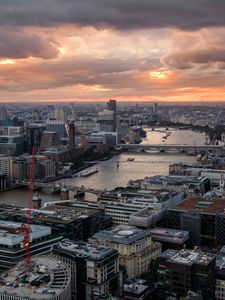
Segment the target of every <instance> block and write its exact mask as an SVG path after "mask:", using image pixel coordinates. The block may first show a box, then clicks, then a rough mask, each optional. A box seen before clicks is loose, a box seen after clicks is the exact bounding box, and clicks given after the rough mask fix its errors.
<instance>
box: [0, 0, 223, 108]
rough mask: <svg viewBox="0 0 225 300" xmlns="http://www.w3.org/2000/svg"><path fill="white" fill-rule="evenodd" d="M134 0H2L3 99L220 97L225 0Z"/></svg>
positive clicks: (0, 75) (0, 53)
mask: <svg viewBox="0 0 225 300" xmlns="http://www.w3.org/2000/svg"><path fill="white" fill-rule="evenodd" d="M122 2H123V4H122ZM131 2H132V4H131V5H129V4H128V3H127V4H126V1H115V2H114V1H113V2H112V5H111V6H107V5H106V4H105V3H103V4H102V5H101V6H100V5H99V1H97V0H92V1H91V2H90V3H89V1H81V0H77V1H75V3H74V2H73V1H72V2H71V1H65V3H64V2H63V1H56V3H55V5H54V9H52V5H51V4H52V2H51V1H50V0H45V1H44V0H40V1H35V2H34V1H33V0H30V1H27V0H23V1H22V2H21V4H20V6H18V5H17V2H16V1H15V0H13V1H7V3H5V4H4V5H2V4H1V3H0V39H1V42H0V66H1V67H0V83H1V93H0V101H2V102H3V101H6V99H7V100H8V101H28V102H29V101H40V100H44V99H47V100H49V101H54V100H57V101H58V100H59V99H61V101H67V100H66V99H70V101H81V100H82V101H85V100H88V99H89V100H90V99H91V100H92V101H98V100H99V101H101V99H103V100H104V99H107V98H116V99H118V100H119V99H123V100H125V101H129V100H131V99H135V100H136V101H138V100H139V101H142V100H145V99H146V100H147V99H148V100H153V99H157V101H173V100H174V101H198V99H202V100H203V101H209V100H211V101H214V100H215V101H225V52H224V47H225V19H224V13H223V12H224V11H225V2H224V3H223V4H222V3H221V1H220V0H209V1H207V3H208V4H207V8H206V7H205V6H203V5H202V2H201V1H200V0H190V1H188V5H186V2H185V1H180V0H179V1H178V0H171V1H167V0H162V1H158V0H157V1H156V0H148V1H147V0H141V1H135V0H134V1H131ZM159 2H160V3H159ZM217 2H218V3H219V4H218V5H217ZM34 3H35V5H34ZM128 7H129V9H127V8H128ZM223 8H224V9H223ZM206 9H207V11H206ZM8 11H11V12H12V14H11V15H10V16H11V17H10V18H5V17H4V16H6V15H8V13H7V12H8ZM37 11H39V12H40V14H39V15H38V16H37V15H36V12H37ZM90 11H91V12H92V16H90V14H89V13H87V12H90ZM193 11H194V12H195V13H194V14H193ZM210 11H212V15H211V16H208V14H209V12H210ZM137 12H138V13H137ZM111 16H113V18H112V17H111ZM22 20H23V21H22ZM34 20H35V21H34ZM190 20H191V21H190Z"/></svg>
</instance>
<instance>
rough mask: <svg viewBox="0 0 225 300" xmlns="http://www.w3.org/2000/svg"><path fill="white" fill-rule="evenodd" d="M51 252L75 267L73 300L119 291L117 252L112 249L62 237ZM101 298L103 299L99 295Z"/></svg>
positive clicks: (114, 293) (107, 294)
mask: <svg viewBox="0 0 225 300" xmlns="http://www.w3.org/2000/svg"><path fill="white" fill-rule="evenodd" d="M54 254H57V255H58V256H60V260H62V261H63V262H64V263H65V264H67V265H69V266H71V265H72V266H73V268H74V269H75V268H76V272H74V273H72V274H71V275H72V277H71V279H72V283H73V285H72V287H71V289H72V300H74V299H77V300H84V299H85V300H92V299H99V298H100V299H106V298H107V297H108V296H109V295H117V294H118V293H119V260H118V252H117V251H116V250H113V249H107V248H102V247H101V248H100V247H95V246H93V245H89V244H82V243H76V242H72V241H70V240H63V241H62V242H61V243H59V244H58V245H57V246H56V247H55V249H54ZM101 297H103V298H101Z"/></svg>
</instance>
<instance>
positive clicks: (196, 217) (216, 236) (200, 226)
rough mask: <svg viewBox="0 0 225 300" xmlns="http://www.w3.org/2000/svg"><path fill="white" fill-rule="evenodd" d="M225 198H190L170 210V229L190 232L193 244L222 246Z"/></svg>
mask: <svg viewBox="0 0 225 300" xmlns="http://www.w3.org/2000/svg"><path fill="white" fill-rule="evenodd" d="M224 203H225V202H224V198H217V197H212V198H210V199H206V198H204V197H201V196H190V197H187V198H186V199H185V200H183V201H182V202H181V203H180V204H178V205H175V206H174V207H173V208H169V209H168V211H167V213H166V216H165V220H164V221H165V225H166V227H168V228H174V229H182V230H187V231H189V237H190V241H191V244H192V245H193V246H195V245H206V246H209V247H217V246H221V243H223V241H224V232H225V222H224Z"/></svg>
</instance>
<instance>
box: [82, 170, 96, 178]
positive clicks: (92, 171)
mask: <svg viewBox="0 0 225 300" xmlns="http://www.w3.org/2000/svg"><path fill="white" fill-rule="evenodd" d="M96 173H98V169H94V170H91V169H86V170H84V171H82V172H80V173H79V176H80V177H88V176H91V175H93V174H96Z"/></svg>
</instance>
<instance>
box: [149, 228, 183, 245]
mask: <svg viewBox="0 0 225 300" xmlns="http://www.w3.org/2000/svg"><path fill="white" fill-rule="evenodd" d="M150 233H151V236H152V239H153V240H155V241H158V242H169V243H174V244H183V243H184V242H186V241H187V240H188V238H189V232H188V231H184V230H176V229H170V228H162V227H156V228H153V229H150Z"/></svg>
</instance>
